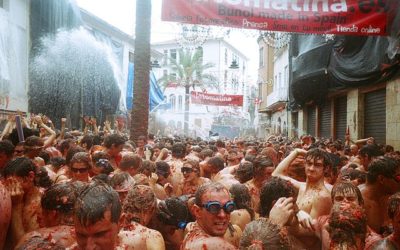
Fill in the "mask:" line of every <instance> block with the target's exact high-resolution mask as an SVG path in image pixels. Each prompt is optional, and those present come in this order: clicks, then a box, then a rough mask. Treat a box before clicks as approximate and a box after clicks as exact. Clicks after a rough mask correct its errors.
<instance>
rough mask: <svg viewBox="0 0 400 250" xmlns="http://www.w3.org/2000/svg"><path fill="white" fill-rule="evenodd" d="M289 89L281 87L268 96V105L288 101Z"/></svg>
mask: <svg viewBox="0 0 400 250" xmlns="http://www.w3.org/2000/svg"><path fill="white" fill-rule="evenodd" d="M287 90H288V89H287V88H279V89H277V90H275V91H274V92H272V93H271V94H269V95H268V96H267V107H269V106H271V105H273V104H275V103H277V102H286V101H287V99H288V91H287Z"/></svg>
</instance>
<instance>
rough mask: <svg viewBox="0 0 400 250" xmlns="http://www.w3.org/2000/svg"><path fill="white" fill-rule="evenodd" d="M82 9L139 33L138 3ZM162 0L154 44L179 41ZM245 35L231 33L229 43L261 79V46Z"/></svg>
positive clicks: (155, 1)
mask: <svg viewBox="0 0 400 250" xmlns="http://www.w3.org/2000/svg"><path fill="white" fill-rule="evenodd" d="M75 1H76V2H77V3H78V5H79V6H80V7H81V8H84V9H86V10H87V11H89V12H91V13H93V14H95V15H96V16H98V17H100V18H101V19H103V20H105V21H106V22H108V23H110V24H112V25H113V26H115V27H117V28H119V29H120V30H122V31H124V32H125V33H128V34H130V35H132V34H133V33H134V30H135V9H136V8H135V4H136V1H135V0H75ZM161 4H162V0H152V32H151V41H152V42H159V41H165V40H171V39H174V38H175V33H174V28H175V30H176V25H175V24H174V23H170V22H162V21H161ZM245 32H246V31H244V32H240V31H234V32H231V34H230V35H229V37H228V38H227V40H228V41H229V42H230V43H231V44H232V45H234V46H235V47H236V48H237V49H239V50H241V51H242V52H243V54H245V55H246V56H248V57H249V58H250V62H249V70H250V72H249V73H250V74H251V75H252V76H253V77H252V78H254V79H253V80H254V81H255V80H256V79H257V64H258V45H257V42H256V38H249V36H248V34H244V33H245Z"/></svg>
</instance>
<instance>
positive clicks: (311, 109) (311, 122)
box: [307, 106, 316, 136]
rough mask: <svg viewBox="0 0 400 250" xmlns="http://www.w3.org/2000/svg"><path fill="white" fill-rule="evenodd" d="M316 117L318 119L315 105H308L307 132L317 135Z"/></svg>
mask: <svg viewBox="0 0 400 250" xmlns="http://www.w3.org/2000/svg"><path fill="white" fill-rule="evenodd" d="M315 119H316V111H315V106H308V108H307V134H309V135H312V136H316V135H315Z"/></svg>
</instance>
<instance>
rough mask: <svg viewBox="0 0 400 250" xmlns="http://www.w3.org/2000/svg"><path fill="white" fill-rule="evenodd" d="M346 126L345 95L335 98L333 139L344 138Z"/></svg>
mask: <svg viewBox="0 0 400 250" xmlns="http://www.w3.org/2000/svg"><path fill="white" fill-rule="evenodd" d="M346 128H347V96H343V97H339V98H337V99H336V100H335V139H341V140H344V137H345V135H346Z"/></svg>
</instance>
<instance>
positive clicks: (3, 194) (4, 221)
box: [0, 182, 11, 250]
mask: <svg viewBox="0 0 400 250" xmlns="http://www.w3.org/2000/svg"><path fill="white" fill-rule="evenodd" d="M0 211H1V213H0V228H1V230H0V250H3V246H4V243H5V242H6V236H7V229H8V226H9V224H10V220H11V199H10V195H9V193H8V192H7V190H6V188H5V187H4V185H3V184H2V183H1V182H0Z"/></svg>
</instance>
